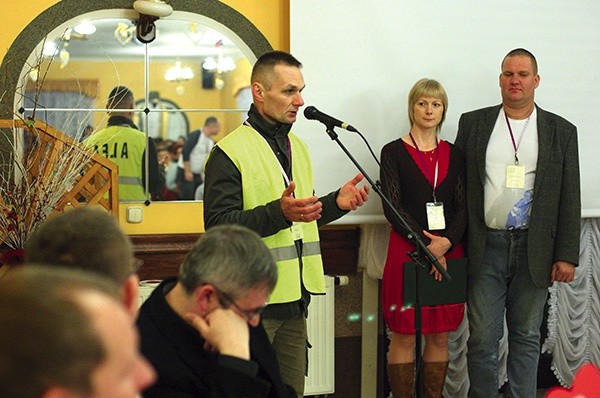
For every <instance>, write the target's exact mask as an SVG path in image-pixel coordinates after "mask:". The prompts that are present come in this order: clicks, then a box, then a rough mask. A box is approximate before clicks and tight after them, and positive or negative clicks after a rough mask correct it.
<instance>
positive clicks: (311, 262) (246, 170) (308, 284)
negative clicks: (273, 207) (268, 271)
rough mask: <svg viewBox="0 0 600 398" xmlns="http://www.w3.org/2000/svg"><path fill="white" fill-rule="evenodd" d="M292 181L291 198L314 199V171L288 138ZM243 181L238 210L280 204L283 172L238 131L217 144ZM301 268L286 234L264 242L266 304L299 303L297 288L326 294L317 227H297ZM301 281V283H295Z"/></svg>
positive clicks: (264, 145)
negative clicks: (272, 275)
mask: <svg viewBox="0 0 600 398" xmlns="http://www.w3.org/2000/svg"><path fill="white" fill-rule="evenodd" d="M288 136H289V139H290V143H291V150H292V160H293V162H292V175H293V180H294V182H295V183H296V191H295V196H296V198H305V197H309V196H312V195H313V191H314V190H313V187H314V180H313V169H312V162H311V160H310V155H309V153H308V148H307V147H306V144H305V143H304V142H303V141H302V140H300V139H299V138H298V137H297V136H296V135H294V134H293V133H289V135H288ZM216 145H217V146H219V147H220V148H221V149H222V150H223V152H225V154H226V155H227V156H228V157H229V158H230V159H231V160H232V161H233V163H234V164H235V166H236V167H237V169H238V170H239V171H240V173H241V175H242V198H243V203H244V204H243V209H244V210H250V209H253V208H255V207H257V206H261V205H264V204H266V203H268V202H271V201H273V200H276V199H280V198H281V194H282V193H283V191H284V190H285V180H284V177H283V174H282V173H283V169H282V168H281V166H280V164H279V161H278V160H277V157H276V156H275V154H274V153H273V150H272V149H271V147H270V146H269V144H268V142H267V141H266V140H265V139H264V138H263V137H262V136H261V135H260V134H259V133H258V132H257V131H256V130H254V129H253V128H251V127H249V126H245V125H242V126H240V127H238V128H237V129H235V130H234V131H232V132H231V133H230V134H228V135H227V136H226V137H224V138H223V139H221V140H220V141H219V142H218V143H217V144H216ZM300 225H301V228H302V235H303V238H302V268H301V267H300V261H299V260H298V251H297V250H296V246H295V244H294V239H293V237H292V232H291V228H286V229H283V230H281V231H279V232H278V233H276V234H274V235H271V236H267V237H263V242H265V244H266V245H267V247H269V249H271V253H272V254H273V258H274V259H275V262H276V264H277V271H278V275H279V276H278V279H277V284H276V285H275V289H274V290H273V292H272V293H271V296H270V297H269V304H276V303H287V302H292V301H296V300H299V299H300V297H301V282H302V283H303V284H304V286H305V288H306V290H308V291H309V292H311V293H313V294H321V293H325V278H324V275H323V262H322V259H321V247H320V244H319V230H318V227H317V222H316V221H313V222H310V223H300ZM300 278H302V280H301V279H300Z"/></svg>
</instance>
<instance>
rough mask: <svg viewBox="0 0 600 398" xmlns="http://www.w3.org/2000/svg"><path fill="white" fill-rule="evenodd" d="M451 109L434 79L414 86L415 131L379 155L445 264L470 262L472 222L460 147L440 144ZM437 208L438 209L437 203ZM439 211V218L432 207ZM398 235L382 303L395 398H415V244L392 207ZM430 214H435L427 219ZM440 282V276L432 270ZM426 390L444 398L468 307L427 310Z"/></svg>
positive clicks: (410, 218) (393, 192)
mask: <svg viewBox="0 0 600 398" xmlns="http://www.w3.org/2000/svg"><path fill="white" fill-rule="evenodd" d="M447 109H448V97H447V95H446V92H445V90H444V88H443V87H442V85H441V84H440V83H439V82H437V81H435V80H431V79H421V80H419V81H417V82H416V83H415V85H414V86H413V88H412V89H411V91H410V94H409V96H408V116H409V119H410V130H409V131H408V132H407V133H406V134H405V135H403V136H402V137H401V138H398V139H396V140H394V141H392V142H390V143H388V144H386V145H385V146H384V147H383V149H382V151H381V176H380V179H381V184H382V189H383V192H384V193H385V194H386V196H387V197H388V198H389V199H390V201H391V202H392V204H393V205H394V208H395V209H396V210H398V212H399V213H400V214H401V215H402V216H403V218H404V219H405V220H406V221H407V222H408V224H409V225H410V226H411V228H412V229H413V230H414V231H415V232H416V233H418V234H419V235H420V237H421V239H423V241H424V242H425V243H426V244H427V248H428V249H429V250H430V251H431V252H432V254H433V255H434V256H435V257H436V258H437V259H438V260H439V262H440V264H441V265H442V266H443V267H446V258H457V257H464V251H463V246H462V243H461V242H462V239H463V235H464V232H465V228H466V224H467V213H466V198H465V190H464V170H463V167H464V159H463V155H462V153H461V151H460V150H458V149H457V148H456V147H454V146H453V145H452V144H450V143H448V142H446V141H443V140H441V139H439V137H438V135H439V132H440V130H441V126H442V123H443V121H444V118H445V116H446V111H447ZM432 204H435V205H432ZM428 207H429V208H430V210H431V207H435V210H434V211H435V212H436V216H433V215H432V214H431V211H430V212H428V211H427V208H428ZM384 213H385V216H386V218H387V219H388V220H389V222H390V223H391V227H392V231H391V234H390V241H389V246H388V254H387V260H386V264H385V268H384V272H383V281H382V303H383V313H384V316H385V320H386V323H387V326H388V329H389V331H390V346H389V351H388V378H389V381H390V386H391V388H392V393H393V396H394V398H400V397H411V396H413V389H414V379H415V377H414V376H415V369H414V361H415V358H414V352H415V325H414V309H413V308H412V307H406V308H404V303H403V298H402V295H403V284H404V277H403V275H404V263H405V262H406V261H411V259H410V258H409V256H408V255H407V252H412V251H414V245H413V244H412V243H411V242H410V241H409V240H408V239H407V235H408V232H407V230H406V228H404V227H403V225H401V224H400V223H399V222H398V221H397V220H396V219H395V217H394V215H393V213H392V211H391V210H390V209H387V208H386V209H385V210H384ZM428 213H429V215H428ZM431 273H432V274H433V276H434V277H435V279H436V280H438V281H441V279H442V276H441V274H439V272H438V271H437V270H436V269H434V268H432V270H431ZM421 294H422V295H426V294H427V292H421ZM421 313H422V333H423V335H424V337H425V347H424V353H423V389H424V396H425V397H436V398H438V397H440V396H441V393H442V389H443V387H444V382H445V379H446V372H447V369H448V333H449V332H450V331H453V330H456V329H457V328H458V326H459V325H460V323H461V321H462V319H463V316H464V305H463V304H451V305H438V306H423V307H422V311H421Z"/></svg>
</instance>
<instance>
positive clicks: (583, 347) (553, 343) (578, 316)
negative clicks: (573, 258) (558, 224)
mask: <svg viewBox="0 0 600 398" xmlns="http://www.w3.org/2000/svg"><path fill="white" fill-rule="evenodd" d="M549 305H550V309H549V313H548V337H547V338H546V341H545V342H544V344H543V346H542V352H549V353H552V370H553V371H554V374H555V375H556V378H557V379H558V381H559V382H560V384H561V385H562V386H563V387H569V386H570V385H571V382H572V381H573V377H574V374H575V373H576V372H577V370H578V369H579V368H580V367H581V366H582V365H583V364H585V363H588V362H591V363H593V364H595V365H596V366H598V365H599V364H600V219H599V218H587V219H583V220H582V221H581V247H580V251H579V266H578V267H577V271H576V273H575V280H574V281H573V282H571V283H569V284H566V283H555V284H554V286H552V287H551V288H550V300H549Z"/></svg>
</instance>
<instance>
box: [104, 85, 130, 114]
mask: <svg viewBox="0 0 600 398" xmlns="http://www.w3.org/2000/svg"><path fill="white" fill-rule="evenodd" d="M133 102H134V100H133V92H132V91H131V90H130V89H129V88H128V87H126V86H117V87H115V88H113V89H112V90H111V91H110V94H108V104H107V105H106V107H107V108H108V109H120V108H129V107H130V106H131V105H133Z"/></svg>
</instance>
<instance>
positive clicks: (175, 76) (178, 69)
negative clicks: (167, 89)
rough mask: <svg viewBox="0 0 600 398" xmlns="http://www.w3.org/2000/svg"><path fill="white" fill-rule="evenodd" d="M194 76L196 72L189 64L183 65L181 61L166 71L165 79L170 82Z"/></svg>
mask: <svg viewBox="0 0 600 398" xmlns="http://www.w3.org/2000/svg"><path fill="white" fill-rule="evenodd" d="M193 78H194V72H193V71H192V68H190V67H189V66H185V67H182V66H181V61H177V62H175V66H172V67H170V68H169V69H168V70H167V72H166V73H165V80H167V81H170V82H182V81H185V80H190V79H193Z"/></svg>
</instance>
